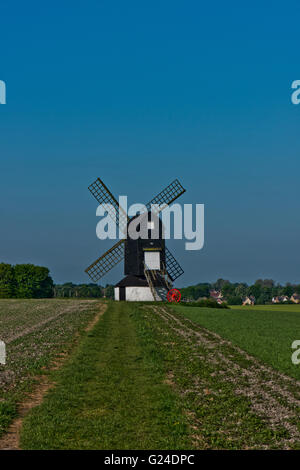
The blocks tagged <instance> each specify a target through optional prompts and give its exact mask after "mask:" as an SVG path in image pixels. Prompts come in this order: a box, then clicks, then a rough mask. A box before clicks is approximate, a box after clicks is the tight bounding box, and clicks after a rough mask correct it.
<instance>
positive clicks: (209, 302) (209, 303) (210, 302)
mask: <svg viewBox="0 0 300 470" xmlns="http://www.w3.org/2000/svg"><path fill="white" fill-rule="evenodd" d="M181 304H182V305H184V306H185V307H209V308H229V307H228V305H227V303H226V302H224V303H222V304H218V302H217V301H216V300H214V299H205V300H204V299H203V300H199V301H198V302H184V301H183V302H181Z"/></svg>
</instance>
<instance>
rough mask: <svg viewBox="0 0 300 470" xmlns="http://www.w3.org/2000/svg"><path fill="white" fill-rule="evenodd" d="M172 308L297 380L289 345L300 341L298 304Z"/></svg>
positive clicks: (299, 371)
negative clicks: (223, 307) (227, 307)
mask: <svg viewBox="0 0 300 470" xmlns="http://www.w3.org/2000/svg"><path fill="white" fill-rule="evenodd" d="M174 309H175V311H176V312H178V313H179V312H180V313H182V314H184V315H185V316H186V317H187V318H189V319H190V320H192V321H193V322H195V323H198V324H199V325H202V326H203V327H205V328H208V329H209V330H212V331H214V332H216V333H218V334H219V335H221V336H222V337H223V338H226V339H228V340H230V341H231V342H232V343H234V344H235V345H237V346H239V347H240V348H242V349H244V350H245V351H247V352H248V353H250V354H253V355H254V356H256V357H257V358H259V359H261V360H263V361H264V362H265V363H266V364H269V365H271V366H272V367H274V368H275V369H277V370H279V371H281V372H284V373H286V374H288V375H290V376H292V377H294V378H296V379H298V380H300V365H299V366H297V365H295V364H293V363H292V361H291V355H292V352H293V350H292V349H291V345H292V343H293V341H294V340H300V305H256V306H253V307H252V306H251V307H250V306H246V307H236V306H234V307H233V306H232V307H231V308H230V309H210V308H191V307H183V306H176V307H174Z"/></svg>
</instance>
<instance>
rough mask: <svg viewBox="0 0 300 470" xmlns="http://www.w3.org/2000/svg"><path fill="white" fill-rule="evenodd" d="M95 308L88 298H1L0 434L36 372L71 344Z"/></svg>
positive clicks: (95, 304)
mask: <svg viewBox="0 0 300 470" xmlns="http://www.w3.org/2000/svg"><path fill="white" fill-rule="evenodd" d="M97 310H99V303H97V302H95V301H90V300H87V301H86V300H82V301H81V300H52V299H51V300H45V299H43V300H0V339H1V340H2V341H5V343H6V349H7V363H6V365H5V366H4V365H0V435H1V434H2V433H3V432H4V430H5V429H7V427H8V425H9V424H10V422H11V420H12V419H13V418H14V417H15V416H17V413H18V403H20V402H22V400H23V399H25V397H26V396H27V394H28V393H30V391H31V390H32V387H33V385H34V384H35V382H36V380H37V375H38V374H41V373H42V371H43V370H45V369H46V368H47V366H49V364H50V363H51V361H52V359H53V358H55V357H56V358H57V357H58V355H60V354H61V355H62V354H65V353H66V352H67V351H68V350H69V349H70V348H71V347H72V344H73V342H74V339H75V337H76V335H77V336H78V335H79V334H80V333H81V332H82V331H83V329H84V327H85V326H86V325H87V324H88V323H89V322H90V321H91V320H92V319H93V318H94V317H95V314H96V312H97Z"/></svg>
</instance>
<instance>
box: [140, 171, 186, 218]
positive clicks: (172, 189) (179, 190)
mask: <svg viewBox="0 0 300 470" xmlns="http://www.w3.org/2000/svg"><path fill="white" fill-rule="evenodd" d="M183 193H185V189H184V188H183V186H182V185H181V184H180V182H179V181H178V179H176V180H174V181H173V182H172V183H171V184H169V186H167V187H166V188H165V189H164V190H163V191H161V192H160V193H159V194H158V195H157V196H155V197H154V198H153V199H151V201H150V202H148V204H146V207H147V209H148V211H150V210H151V205H153V204H158V205H160V211H162V210H163V209H164V208H165V207H167V206H168V205H169V204H172V202H174V201H175V200H176V199H177V198H178V197H179V196H181V195H182V194H183Z"/></svg>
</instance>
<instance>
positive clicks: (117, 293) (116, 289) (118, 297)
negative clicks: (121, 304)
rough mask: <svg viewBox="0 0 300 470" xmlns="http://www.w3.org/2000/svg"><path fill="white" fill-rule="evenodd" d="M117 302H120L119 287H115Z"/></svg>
mask: <svg viewBox="0 0 300 470" xmlns="http://www.w3.org/2000/svg"><path fill="white" fill-rule="evenodd" d="M115 300H120V290H119V287H115Z"/></svg>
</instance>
